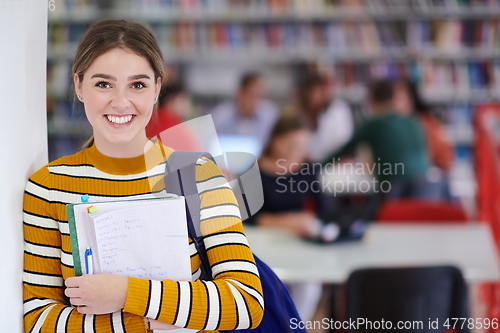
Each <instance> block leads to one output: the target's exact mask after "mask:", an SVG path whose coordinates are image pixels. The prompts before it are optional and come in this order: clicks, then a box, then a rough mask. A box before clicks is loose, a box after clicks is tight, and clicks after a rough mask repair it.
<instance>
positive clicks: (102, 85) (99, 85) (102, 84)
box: [95, 81, 111, 89]
mask: <svg viewBox="0 0 500 333" xmlns="http://www.w3.org/2000/svg"><path fill="white" fill-rule="evenodd" d="M95 86H96V87H99V88H103V89H106V88H110V87H111V85H110V84H109V83H107V82H104V81H101V82H97V83H96V85H95Z"/></svg>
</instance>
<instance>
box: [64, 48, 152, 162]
mask: <svg viewBox="0 0 500 333" xmlns="http://www.w3.org/2000/svg"><path fill="white" fill-rule="evenodd" d="M74 81H75V87H76V93H77V95H79V96H80V97H81V100H82V102H83V103H84V107H85V114H86V115H87V119H88V120H89V122H90V124H91V125H92V128H93V131H94V139H95V144H96V147H97V148H98V149H99V150H100V151H101V152H102V153H104V154H106V155H109V156H113V155H116V152H117V149H124V148H126V149H127V150H128V151H133V152H134V153H132V152H131V154H132V155H137V154H141V153H142V152H143V151H142V152H141V149H143V148H144V145H145V144H146V143H147V142H148V140H147V138H146V133H145V127H146V125H147V124H148V122H149V119H150V118H151V114H152V111H153V106H154V104H155V103H156V100H155V98H156V97H157V96H158V93H159V91H160V79H158V80H157V81H156V82H155V76H154V71H153V69H152V68H151V66H150V64H149V62H148V61H147V60H146V59H145V58H144V57H141V56H139V55H137V54H135V53H134V52H132V51H130V50H123V49H119V48H116V49H113V50H111V51H108V52H106V53H104V54H102V55H100V56H99V57H97V58H96V59H95V60H94V62H93V63H92V64H91V65H90V67H89V68H88V69H87V70H86V71H85V73H84V78H83V80H82V82H80V81H79V80H78V76H77V75H76V74H75V76H74Z"/></svg>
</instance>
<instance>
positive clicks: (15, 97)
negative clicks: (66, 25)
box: [0, 0, 47, 333]
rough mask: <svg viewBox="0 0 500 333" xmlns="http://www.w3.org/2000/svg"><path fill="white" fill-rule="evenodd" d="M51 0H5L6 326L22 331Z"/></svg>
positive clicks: (0, 179)
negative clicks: (30, 188)
mask: <svg viewBox="0 0 500 333" xmlns="http://www.w3.org/2000/svg"><path fill="white" fill-rule="evenodd" d="M46 62H47V1H43V0H34V1H33V0H30V1H23V0H21V1H4V2H3V3H2V2H1V1H0V76H1V79H0V160H1V161H0V332H11V333H21V332H22V269H23V256H22V254H23V229H22V201H23V191H24V187H25V185H26V180H27V179H28V177H29V176H30V175H31V174H32V173H33V172H35V171H36V170H38V169H39V168H40V167H42V166H43V165H44V164H45V163H47V121H46V67H47V66H46Z"/></svg>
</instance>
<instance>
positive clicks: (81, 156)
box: [29, 149, 88, 185]
mask: <svg viewBox="0 0 500 333" xmlns="http://www.w3.org/2000/svg"><path fill="white" fill-rule="evenodd" d="M84 152H85V149H84V150H81V151H79V152H77V153H75V154H73V155H68V156H63V157H60V158H58V159H56V160H54V161H51V162H49V163H47V164H46V165H44V166H43V167H41V168H40V169H38V170H37V171H36V172H34V173H33V174H32V175H31V176H30V178H29V179H30V181H33V182H36V183H38V184H40V185H42V184H44V185H48V184H49V183H50V180H49V179H50V175H51V174H52V171H53V169H55V168H58V167H64V166H69V167H71V166H75V165H82V164H85V163H88V162H87V161H86V160H85V153H84Z"/></svg>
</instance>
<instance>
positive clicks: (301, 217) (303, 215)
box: [257, 212, 321, 237]
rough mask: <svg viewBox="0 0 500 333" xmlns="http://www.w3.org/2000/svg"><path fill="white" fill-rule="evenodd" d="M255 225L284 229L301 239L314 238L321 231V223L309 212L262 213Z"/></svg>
mask: <svg viewBox="0 0 500 333" xmlns="http://www.w3.org/2000/svg"><path fill="white" fill-rule="evenodd" d="M257 224H258V225H259V226H262V227H280V228H286V229H288V230H290V231H291V232H293V233H294V234H295V235H297V236H301V237H315V236H316V235H317V234H318V232H319V230H320V229H321V222H319V221H318V219H317V218H316V216H315V215H314V214H313V213H310V212H288V213H262V214H261V215H260V217H259V219H258V220H257Z"/></svg>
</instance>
